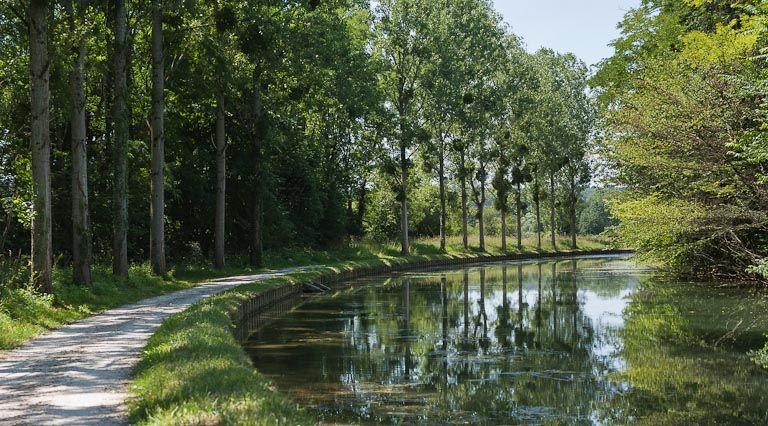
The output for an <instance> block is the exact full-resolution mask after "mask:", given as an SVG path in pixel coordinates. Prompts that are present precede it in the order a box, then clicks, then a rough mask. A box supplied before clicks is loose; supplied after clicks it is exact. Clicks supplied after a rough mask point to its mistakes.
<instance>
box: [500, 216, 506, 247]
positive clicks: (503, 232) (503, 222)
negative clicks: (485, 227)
mask: <svg viewBox="0 0 768 426" xmlns="http://www.w3.org/2000/svg"><path fill="white" fill-rule="evenodd" d="M501 251H507V209H501Z"/></svg>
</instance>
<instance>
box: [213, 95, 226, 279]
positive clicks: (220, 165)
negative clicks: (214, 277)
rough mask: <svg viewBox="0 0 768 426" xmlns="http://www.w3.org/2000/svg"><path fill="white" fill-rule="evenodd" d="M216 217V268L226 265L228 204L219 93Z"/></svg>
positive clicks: (223, 121)
mask: <svg viewBox="0 0 768 426" xmlns="http://www.w3.org/2000/svg"><path fill="white" fill-rule="evenodd" d="M216 102H217V108H216V219H215V224H214V234H215V235H214V240H215V243H214V245H215V255H214V258H215V260H214V263H215V266H216V268H218V269H221V268H223V267H224V266H225V254H224V253H225V243H226V234H225V228H224V227H225V219H226V204H227V135H226V131H227V129H226V123H225V120H226V117H225V115H224V95H223V94H222V93H219V95H218V98H217V100H216Z"/></svg>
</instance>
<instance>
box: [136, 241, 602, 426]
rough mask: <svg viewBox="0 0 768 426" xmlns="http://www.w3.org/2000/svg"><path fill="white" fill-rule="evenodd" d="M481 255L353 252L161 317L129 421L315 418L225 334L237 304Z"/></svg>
mask: <svg viewBox="0 0 768 426" xmlns="http://www.w3.org/2000/svg"><path fill="white" fill-rule="evenodd" d="M591 248H592V249H594V248H598V247H591ZM599 248H603V247H599ZM480 254H481V253H468V252H454V253H449V254H440V253H437V252H435V253H432V254H420V255H414V256H409V257H407V258H406V257H399V256H388V255H385V254H381V255H379V256H376V257H370V258H367V259H365V258H359V257H358V258H354V259H352V260H348V261H340V262H333V263H329V264H328V265H326V266H324V267H323V268H319V269H314V270H310V271H302V272H296V273H292V274H289V275H286V276H283V277H276V278H270V279H267V280H264V281H259V282H257V283H252V284H247V285H243V286H240V287H237V288H235V289H232V290H230V291H228V292H225V293H222V294H220V295H217V296H213V297H210V298H208V299H205V300H203V301H201V302H198V303H197V304H195V305H193V306H192V307H190V308H189V309H187V310H186V311H184V312H182V313H179V314H177V315H174V316H173V317H171V318H170V319H169V320H167V321H166V322H165V323H164V324H163V325H162V326H161V327H160V329H159V330H158V331H157V332H156V333H155V334H154V336H153V337H152V338H151V339H150V341H149V343H148V345H147V348H146V351H145V355H144V357H143V359H142V360H141V362H140V363H139V365H138V366H137V368H136V370H135V375H134V382H133V386H132V393H133V397H132V399H131V401H130V403H129V407H130V413H131V420H132V421H133V422H135V423H139V424H148V425H149V424H151V425H160V424H309V423H314V422H315V420H314V419H313V418H312V417H310V416H309V415H308V414H307V413H306V412H305V411H303V410H302V409H301V408H300V407H299V406H297V405H296V404H295V403H293V402H291V401H290V400H289V399H287V398H286V397H284V396H282V395H281V394H279V393H278V392H276V391H275V389H274V388H273V387H272V386H271V384H270V383H269V382H268V381H267V380H266V379H265V378H264V376H262V375H261V374H260V373H259V372H258V371H256V370H255V369H254V368H253V367H252V364H251V361H250V359H249V358H248V356H247V354H246V353H245V351H244V350H243V348H242V347H241V346H240V345H239V344H238V342H237V341H236V339H235V337H234V335H233V334H232V327H233V324H232V316H233V315H234V313H235V312H236V311H237V308H238V307H239V306H240V305H241V304H242V303H244V302H245V301H247V300H248V299H250V298H252V297H253V296H254V295H256V294H258V293H260V292H263V291H266V290H268V289H270V288H274V287H276V286H281V285H289V284H290V285H302V284H303V283H306V282H311V281H314V280H317V279H318V278H319V276H320V275H322V274H328V273H332V272H342V271H346V270H352V269H355V268H361V267H368V266H375V265H385V264H387V265H391V264H393V263H408V262H417V261H424V260H431V259H440V258H449V257H474V256H478V255H480ZM482 254H483V255H487V253H482Z"/></svg>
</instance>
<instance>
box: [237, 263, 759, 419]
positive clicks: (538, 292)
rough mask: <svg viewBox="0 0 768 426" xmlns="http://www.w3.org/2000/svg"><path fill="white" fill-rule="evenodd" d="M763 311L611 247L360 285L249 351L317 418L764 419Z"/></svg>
mask: <svg viewBox="0 0 768 426" xmlns="http://www.w3.org/2000/svg"><path fill="white" fill-rule="evenodd" d="M767 318H768V302H767V301H766V294H765V293H761V292H758V291H752V290H745V289H739V288H719V287H714V286H712V285H711V284H708V285H703V284H698V283H680V282H674V281H671V280H669V279H666V278H664V277H663V276H661V275H659V274H657V273H656V272H654V271H651V270H648V269H645V268H640V267H638V266H636V265H635V264H634V263H633V262H632V260H631V259H628V258H627V257H626V256H606V257H593V258H577V259H566V260H557V261H536V262H509V263H498V264H488V265H482V266H475V267H468V268H462V269H449V270H433V271H426V272H407V273H402V274H397V275H394V276H390V277H378V278H368V279H364V280H359V281H355V282H354V283H351V285H350V286H349V287H345V288H344V289H342V290H338V291H336V292H334V293H330V294H326V295H322V296H315V297H312V298H305V299H302V300H297V301H296V305H295V306H294V307H293V309H291V310H289V311H288V312H287V313H285V314H282V315H281V316H280V317H279V318H276V319H275V320H274V321H273V322H271V323H270V324H269V325H268V326H266V327H263V328H261V329H260V330H259V331H257V332H255V333H254V334H252V335H251V337H250V338H249V339H248V340H247V342H246V344H245V345H246V348H247V349H248V351H249V353H250V355H251V357H252V359H253V362H254V365H255V367H256V368H257V369H258V370H259V371H261V372H262V373H264V374H265V375H267V376H268V377H269V378H270V379H271V380H272V382H273V383H274V384H275V386H276V387H277V388H278V389H279V390H280V391H282V392H284V393H285V394H287V395H288V396H290V397H291V398H293V399H294V400H295V401H297V402H298V403H299V404H301V405H302V406H304V407H306V408H307V409H308V410H310V411H311V412H312V413H314V414H315V415H316V416H317V417H318V418H319V419H321V420H322V421H323V422H325V423H366V422H386V423H415V422H422V423H432V424H437V423H441V424H444V423H485V424H529V423H545V424H573V423H578V424H617V423H618V424H623V423H628V422H639V423H646V424H711V423H729V424H738V423H741V424H766V423H768V374H766V372H765V371H764V370H763V369H761V368H760V367H758V366H757V365H755V364H754V362H752V360H751V359H750V357H749V351H751V350H754V349H758V348H760V347H762V346H763V344H764V343H765V340H766V338H765V335H766V334H768V321H767V320H766V319H767Z"/></svg>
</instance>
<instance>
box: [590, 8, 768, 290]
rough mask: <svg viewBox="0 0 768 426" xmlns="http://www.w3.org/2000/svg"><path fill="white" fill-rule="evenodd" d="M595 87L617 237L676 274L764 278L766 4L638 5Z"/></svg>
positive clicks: (767, 216) (767, 235)
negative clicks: (613, 189)
mask: <svg viewBox="0 0 768 426" xmlns="http://www.w3.org/2000/svg"><path fill="white" fill-rule="evenodd" d="M619 28H620V29H621V36H620V37H619V38H618V39H617V40H616V41H615V42H614V43H613V46H614V48H615V54H614V55H613V56H612V57H610V58H608V59H606V60H605V61H603V62H602V63H601V64H600V65H599V67H598V69H597V71H596V73H595V75H594V76H593V77H592V79H591V85H592V87H593V88H594V89H595V91H596V94H597V99H598V107H599V109H600V112H601V114H600V116H601V125H600V126H599V127H600V128H601V129H602V135H600V137H599V138H597V140H598V141H600V142H599V144H598V146H599V147H600V149H599V151H600V152H601V154H602V155H601V157H602V158H603V159H604V160H606V161H607V162H608V169H612V170H613V171H614V172H615V174H614V176H613V179H612V180H613V182H614V183H615V184H616V185H619V186H622V187H625V188H626V191H622V192H621V193H620V194H619V195H618V196H616V197H614V199H613V201H612V202H611V206H610V207H611V211H612V213H613V214H614V215H615V216H616V218H617V219H618V220H619V221H620V223H621V225H619V227H618V230H617V231H618V235H619V236H620V237H621V238H622V241H623V243H624V244H626V245H628V246H631V247H635V248H637V249H639V250H640V252H641V253H642V254H644V255H647V256H648V257H650V258H651V259H653V260H656V261H660V262H663V263H664V264H665V265H667V266H669V267H670V269H671V270H673V271H675V272H677V273H679V274H683V275H689V276H698V277H704V278H713V277H714V278H721V279H737V280H742V279H747V280H756V279H757V280H761V281H765V280H766V279H768V259H766V255H767V254H768V137H767V133H766V130H767V129H768V103H766V101H767V100H768V99H766V93H768V67H766V58H768V56H767V55H768V37H767V36H768V1H766V0H683V1H668V0H643V2H642V5H641V6H640V7H639V8H637V9H634V10H631V11H629V12H628V13H627V14H626V16H625V18H624V20H623V21H622V23H621V24H620V26H619Z"/></svg>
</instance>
